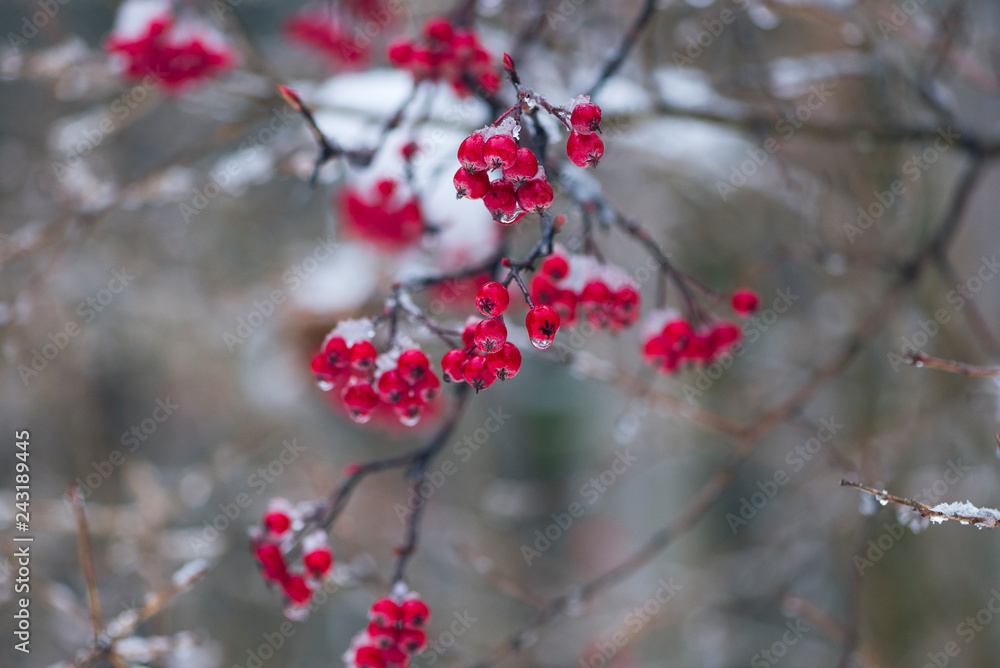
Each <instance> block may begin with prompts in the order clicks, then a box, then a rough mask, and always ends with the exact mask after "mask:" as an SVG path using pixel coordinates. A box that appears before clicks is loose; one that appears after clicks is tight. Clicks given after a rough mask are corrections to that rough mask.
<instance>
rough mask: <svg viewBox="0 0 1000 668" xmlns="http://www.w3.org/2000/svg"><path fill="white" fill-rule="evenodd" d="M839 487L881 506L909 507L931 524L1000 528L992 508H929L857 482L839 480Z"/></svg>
mask: <svg viewBox="0 0 1000 668" xmlns="http://www.w3.org/2000/svg"><path fill="white" fill-rule="evenodd" d="M840 486H841V487H853V488H854V489H857V490H860V491H862V492H867V493H868V494H871V495H872V496H874V497H875V498H876V499H878V500H879V502H880V503H882V505H885V504H887V503H895V504H898V505H901V506H909V507H910V508H912V509H913V510H914V511H916V512H918V513H920V516H921V517H929V518H931V521H932V522H934V521H935V518H936V520H937V522H938V523H939V522H943V521H944V520H955V521H956V522H961V523H962V524H972V525H973V526H975V527H976V528H978V529H996V528H997V527H1000V511H998V510H994V509H993V508H976V507H974V506H972V505H970V504H968V503H965V504H956V503H945V504H941V505H939V506H935V507H934V508H931V507H930V506H928V505H925V504H923V503H920V502H919V501H914V500H913V499H907V498H905V497H902V496H896V495H895V494H890V493H889V492H887V491H885V490H884V489H882V490H878V489H875V488H874V487H868V486H867V485H863V484H861V483H859V482H852V481H850V480H841V481H840ZM936 508H942V510H936Z"/></svg>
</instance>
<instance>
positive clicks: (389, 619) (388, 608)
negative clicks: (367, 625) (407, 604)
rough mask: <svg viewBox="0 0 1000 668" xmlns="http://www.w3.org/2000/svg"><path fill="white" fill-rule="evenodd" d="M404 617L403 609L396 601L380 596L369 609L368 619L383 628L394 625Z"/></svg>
mask: <svg viewBox="0 0 1000 668" xmlns="http://www.w3.org/2000/svg"><path fill="white" fill-rule="evenodd" d="M402 618H403V611H402V610H401V609H400V607H399V605H398V604H397V603H396V602H395V601H393V600H392V599H389V598H380V599H379V600H377V601H375V602H374V603H372V607H371V609H370V610H369V611H368V619H370V620H372V621H373V622H375V623H376V624H378V625H379V626H381V627H382V628H390V627H394V626H395V625H396V623H397V622H398V621H399V620H400V619H402Z"/></svg>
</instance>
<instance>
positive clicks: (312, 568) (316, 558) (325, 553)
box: [302, 547, 333, 578]
mask: <svg viewBox="0 0 1000 668" xmlns="http://www.w3.org/2000/svg"><path fill="white" fill-rule="evenodd" d="M302 563H303V564H304V565H305V567H306V571H307V572H308V573H309V574H310V575H312V576H313V577H314V578H321V577H323V576H325V575H326V574H327V573H329V572H330V569H331V568H333V552H332V551H331V550H330V548H328V547H321V548H319V549H316V550H313V551H311V552H307V553H306V554H305V555H303V557H302Z"/></svg>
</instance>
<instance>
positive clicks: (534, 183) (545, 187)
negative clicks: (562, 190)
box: [517, 179, 555, 213]
mask: <svg viewBox="0 0 1000 668" xmlns="http://www.w3.org/2000/svg"><path fill="white" fill-rule="evenodd" d="M553 197H555V194H554V193H553V192H552V185H551V184H550V183H549V182H548V181H546V180H545V179H531V180H530V181H527V182H525V183H524V184H523V185H522V186H521V187H520V188H518V189H517V203H518V205H519V206H520V207H521V208H522V209H524V210H525V211H534V212H535V213H541V212H543V211H545V210H546V209H547V208H549V205H550V204H552V199H553Z"/></svg>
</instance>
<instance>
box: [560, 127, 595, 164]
mask: <svg viewBox="0 0 1000 668" xmlns="http://www.w3.org/2000/svg"><path fill="white" fill-rule="evenodd" d="M566 155H567V156H569V159H570V161H571V162H572V163H573V164H574V165H576V166H577V167H597V163H599V162H600V161H601V158H602V157H604V142H603V141H602V140H601V138H600V137H599V136H597V134H589V135H585V134H580V133H579V132H571V133H570V134H569V139H568V140H567V141H566Z"/></svg>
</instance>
